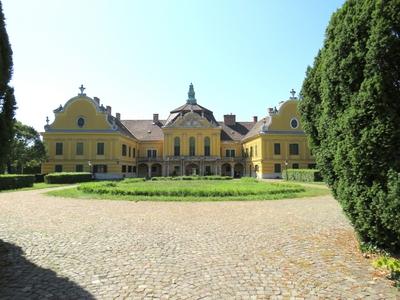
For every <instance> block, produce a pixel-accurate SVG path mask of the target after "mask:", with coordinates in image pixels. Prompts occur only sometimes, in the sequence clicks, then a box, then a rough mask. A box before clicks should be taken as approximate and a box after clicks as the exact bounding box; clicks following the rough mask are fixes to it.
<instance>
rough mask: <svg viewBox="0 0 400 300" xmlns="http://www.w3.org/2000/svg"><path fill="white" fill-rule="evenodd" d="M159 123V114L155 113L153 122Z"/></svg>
mask: <svg viewBox="0 0 400 300" xmlns="http://www.w3.org/2000/svg"><path fill="white" fill-rule="evenodd" d="M157 123H159V119H158V114H153V124H157Z"/></svg>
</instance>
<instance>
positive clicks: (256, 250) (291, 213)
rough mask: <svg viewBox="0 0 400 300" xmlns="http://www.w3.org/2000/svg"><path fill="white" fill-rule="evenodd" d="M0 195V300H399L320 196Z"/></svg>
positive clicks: (339, 216)
mask: <svg viewBox="0 0 400 300" xmlns="http://www.w3.org/2000/svg"><path fill="white" fill-rule="evenodd" d="M43 192H44V191H26V192H13V193H0V298H2V299H4V298H6V299H7V298H40V299H43V298H51V299H60V298H65V299H78V298H89V299H90V298H105V299H111V298H129V299H134V298H138V299H142V298H146V299H147V298H149V299H150V298H161V299H167V298H170V299H184V298H187V299H200V298H213V299H232V298H237V299H265V298H270V297H271V298H276V299H286V298H292V299H297V298H368V297H370V298H373V299H377V298H392V299H396V298H400V294H399V293H398V292H397V291H396V289H395V288H393V287H390V283H389V282H388V281H386V280H385V279H382V278H376V277H375V276H374V270H373V268H372V267H371V266H370V264H371V262H370V261H368V260H366V259H364V258H363V257H362V256H361V255H360V253H359V252H358V250H357V246H356V242H355V239H354V233H353V230H352V228H351V227H350V225H349V224H348V222H347V221H346V219H345V218H344V216H343V215H342V213H341V210H340V208H339V206H338V204H337V203H336V202H335V201H334V200H333V199H332V198H331V197H328V196H327V197H319V198H314V199H297V200H280V201H264V202H217V203H174V202H161V203H155V202H124V201H104V200H103V201H102V200H73V199H62V198H53V197H47V196H44V195H42V193H43Z"/></svg>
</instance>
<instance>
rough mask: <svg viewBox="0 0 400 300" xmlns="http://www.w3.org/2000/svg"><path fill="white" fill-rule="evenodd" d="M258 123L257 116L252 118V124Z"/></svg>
mask: <svg viewBox="0 0 400 300" xmlns="http://www.w3.org/2000/svg"><path fill="white" fill-rule="evenodd" d="M257 122H258V117H257V116H254V117H253V123H254V124H255V123H257Z"/></svg>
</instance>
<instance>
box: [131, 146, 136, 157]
mask: <svg viewBox="0 0 400 300" xmlns="http://www.w3.org/2000/svg"><path fill="white" fill-rule="evenodd" d="M132 157H136V148H133V153H132Z"/></svg>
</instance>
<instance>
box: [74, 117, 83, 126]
mask: <svg viewBox="0 0 400 300" xmlns="http://www.w3.org/2000/svg"><path fill="white" fill-rule="evenodd" d="M76 123H77V124H78V127H80V128H82V127H83V126H84V125H85V119H84V118H82V117H80V118H78V120H77V122H76Z"/></svg>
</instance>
